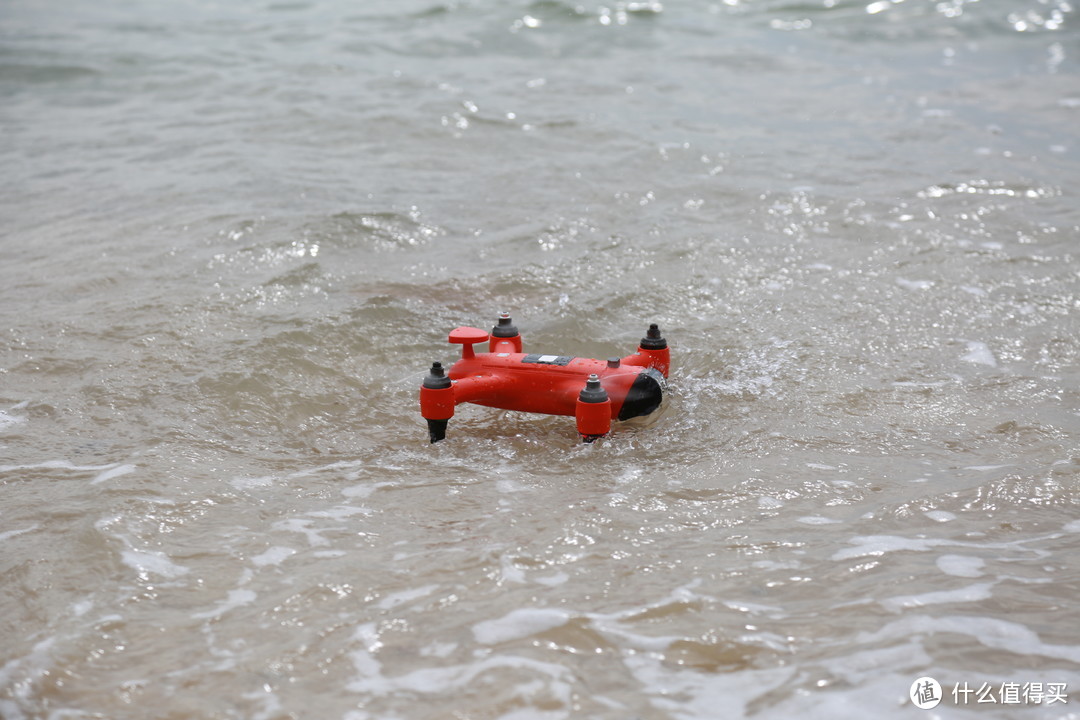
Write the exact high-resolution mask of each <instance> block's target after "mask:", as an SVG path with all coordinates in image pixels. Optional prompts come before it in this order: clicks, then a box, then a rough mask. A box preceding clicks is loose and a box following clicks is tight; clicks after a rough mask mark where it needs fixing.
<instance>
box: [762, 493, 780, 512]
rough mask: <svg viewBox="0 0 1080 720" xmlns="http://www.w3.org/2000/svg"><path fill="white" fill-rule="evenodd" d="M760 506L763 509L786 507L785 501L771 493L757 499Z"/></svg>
mask: <svg viewBox="0 0 1080 720" xmlns="http://www.w3.org/2000/svg"><path fill="white" fill-rule="evenodd" d="M757 504H758V507H759V508H761V509H762V510H775V509H776V508H781V507H784V502H783V501H782V500H779V499H777V498H774V497H772V496H771V495H763V496H761V497H759V498H758V499H757Z"/></svg>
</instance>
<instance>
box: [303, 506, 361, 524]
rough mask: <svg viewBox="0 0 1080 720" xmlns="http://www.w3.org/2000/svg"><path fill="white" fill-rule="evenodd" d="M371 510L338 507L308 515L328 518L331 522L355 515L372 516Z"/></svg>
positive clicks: (312, 512)
mask: <svg viewBox="0 0 1080 720" xmlns="http://www.w3.org/2000/svg"><path fill="white" fill-rule="evenodd" d="M372 513H373V511H372V510H371V509H370V508H365V507H356V506H355V505H338V506H337V507H334V508H331V509H329V510H313V511H311V512H309V513H306V514H307V515H309V516H311V517H315V518H327V519H329V520H344V519H345V518H349V517H352V516H354V515H371V514H372Z"/></svg>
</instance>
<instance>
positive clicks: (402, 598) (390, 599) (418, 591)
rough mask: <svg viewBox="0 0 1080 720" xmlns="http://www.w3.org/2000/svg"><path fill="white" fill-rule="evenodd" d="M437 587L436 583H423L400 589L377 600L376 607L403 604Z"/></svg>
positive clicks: (427, 593)
mask: <svg viewBox="0 0 1080 720" xmlns="http://www.w3.org/2000/svg"><path fill="white" fill-rule="evenodd" d="M438 589H439V586H438V585H424V586H423V587H418V588H412V589H411V590H402V591H401V592H396V593H391V594H389V595H387V596H386V597H384V598H383V599H382V600H380V601H379V603H378V607H379V608H380V609H382V610H390V609H391V608H396V607H397V606H398V605H404V604H405V603H407V602H411V601H413V600H418V599H419V598H422V597H424V596H426V595H430V594H431V593H433V592H435V591H436V590H438Z"/></svg>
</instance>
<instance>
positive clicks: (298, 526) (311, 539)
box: [273, 518, 344, 547]
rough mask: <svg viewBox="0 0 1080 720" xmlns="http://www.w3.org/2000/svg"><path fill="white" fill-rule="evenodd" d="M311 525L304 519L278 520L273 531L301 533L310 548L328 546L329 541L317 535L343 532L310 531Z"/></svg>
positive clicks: (310, 522)
mask: <svg viewBox="0 0 1080 720" xmlns="http://www.w3.org/2000/svg"><path fill="white" fill-rule="evenodd" d="M311 524H312V521H311V520H307V519H305V518H288V519H286V520H279V521H278V522H276V523H274V525H273V527H274V529H275V530H287V531H289V532H297V533H301V534H303V535H304V536H306V537H307V541H308V544H309V545H311V546H312V547H317V546H321V545H329V544H330V541H329V540H327V539H326V538H324V537H323V536H322V535H320V534H319V533H322V532H328V531H331V530H343V529H344V528H322V529H320V530H312V529H311V528H310V527H308V526H309V525H311Z"/></svg>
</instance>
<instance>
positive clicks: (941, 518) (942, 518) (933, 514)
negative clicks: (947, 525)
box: [923, 510, 956, 522]
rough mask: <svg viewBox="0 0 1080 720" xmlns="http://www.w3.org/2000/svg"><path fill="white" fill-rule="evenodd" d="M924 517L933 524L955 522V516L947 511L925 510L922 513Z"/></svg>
mask: <svg viewBox="0 0 1080 720" xmlns="http://www.w3.org/2000/svg"><path fill="white" fill-rule="evenodd" d="M923 515H925V516H926V517H928V518H930V519H931V520H933V521H934V522H949V521H950V520H955V519H956V515H955V514H953V513H951V512H949V511H948V510H927V511H926V512H924V513H923Z"/></svg>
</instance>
